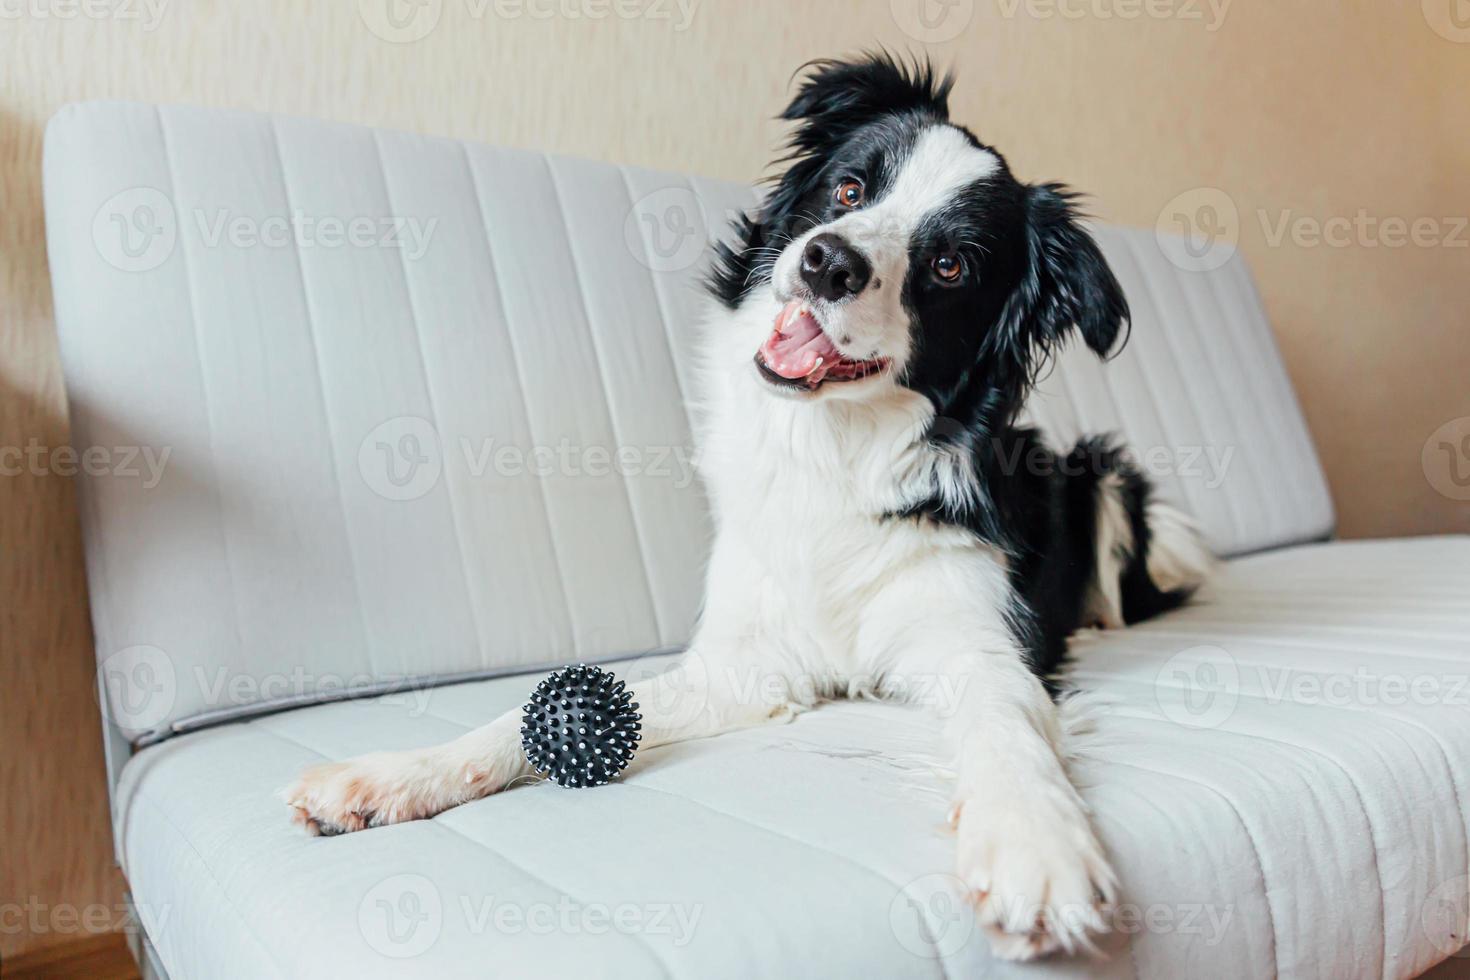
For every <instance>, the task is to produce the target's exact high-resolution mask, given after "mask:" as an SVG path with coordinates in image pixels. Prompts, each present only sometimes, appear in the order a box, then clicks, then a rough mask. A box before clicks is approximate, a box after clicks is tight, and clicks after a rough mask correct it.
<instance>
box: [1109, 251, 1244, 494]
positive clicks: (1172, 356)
mask: <svg viewBox="0 0 1470 980" xmlns="http://www.w3.org/2000/svg"><path fill="white" fill-rule="evenodd" d="M1120 237H1121V238H1122V240H1123V246H1124V248H1125V250H1126V251H1127V252H1128V254H1129V257H1130V258H1131V259H1132V260H1133V264H1134V266H1135V267H1136V268H1137V270H1138V273H1139V278H1140V279H1141V280H1142V281H1143V291H1144V295H1145V298H1146V299H1147V301H1148V303H1149V305H1150V306H1151V307H1152V308H1153V312H1154V321H1155V323H1156V325H1157V326H1158V327H1159V329H1158V331H1157V332H1158V333H1161V334H1163V335H1164V346H1165V347H1166V348H1168V353H1167V357H1168V359H1169V360H1170V361H1172V362H1173V363H1172V364H1170V365H1169V366H1170V367H1172V368H1174V369H1175V370H1178V369H1179V368H1180V366H1181V365H1182V363H1183V362H1182V361H1181V360H1180V359H1179V356H1178V354H1177V353H1176V352H1175V350H1174V342H1173V340H1172V339H1171V338H1170V336H1169V330H1168V329H1167V327H1166V325H1165V324H1164V316H1163V311H1164V307H1163V304H1162V303H1161V302H1159V295H1158V292H1157V291H1156V290H1155V289H1154V285H1153V283H1152V281H1150V279H1149V276H1148V272H1147V270H1146V269H1145V268H1144V265H1143V260H1142V258H1141V257H1140V256H1139V254H1138V251H1137V246H1136V245H1135V244H1134V240H1133V237H1132V236H1131V235H1122V236H1120ZM1138 374H1139V376H1140V378H1142V379H1143V387H1144V390H1145V391H1146V392H1147V393H1148V397H1149V402H1150V404H1152V405H1153V408H1154V411H1155V412H1157V413H1159V428H1160V429H1167V426H1165V424H1164V414H1163V412H1162V411H1161V409H1160V405H1159V400H1158V397H1157V396H1156V395H1155V393H1154V390H1153V387H1152V386H1151V385H1149V383H1148V372H1147V371H1145V370H1141V369H1140V370H1139V372H1138ZM1184 396H1185V400H1186V401H1187V402H1188V403H1189V410H1190V413H1191V414H1192V415H1193V416H1194V421H1195V430H1196V431H1197V432H1198V433H1199V435H1200V440H1201V441H1203V440H1204V434H1205V433H1204V429H1205V427H1204V425H1203V424H1202V423H1201V422H1200V418H1201V416H1200V411H1199V406H1198V405H1197V404H1195V400H1194V390H1193V388H1191V387H1190V386H1189V385H1185V386H1184ZM1166 438H1168V436H1166ZM1173 448H1174V450H1175V452H1177V451H1178V450H1179V449H1180V448H1181V447H1179V446H1175V447H1173ZM1201 448H1203V447H1201ZM1175 462H1176V463H1177V462H1178V457H1177V456H1176V457H1175ZM1175 479H1176V481H1177V482H1178V484H1179V486H1180V487H1181V489H1182V490H1183V491H1184V496H1185V497H1186V498H1187V499H1188V500H1189V502H1190V509H1191V511H1192V512H1193V514H1194V516H1195V517H1196V518H1198V517H1200V516H1201V515H1202V514H1203V511H1201V510H1200V507H1199V502H1198V499H1197V494H1195V493H1191V492H1190V488H1191V486H1192V484H1191V483H1190V482H1189V481H1188V480H1185V479H1184V477H1182V476H1180V475H1179V474H1177V473H1176V474H1175ZM1225 506H1226V508H1227V509H1229V510H1230V512H1231V517H1232V519H1235V502H1234V499H1233V498H1232V497H1231V496H1230V494H1228V493H1227V494H1225Z"/></svg>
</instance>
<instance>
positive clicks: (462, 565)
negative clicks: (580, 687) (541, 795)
mask: <svg viewBox="0 0 1470 980" xmlns="http://www.w3.org/2000/svg"><path fill="white" fill-rule="evenodd" d="M371 132H372V139H373V151H374V153H375V154H376V155H377V158H378V174H379V175H380V176H381V177H382V180H383V200H384V202H385V203H386V204H387V205H388V216H389V218H390V219H391V218H393V217H394V211H395V209H394V207H393V190H392V188H390V187H389V186H388V165H387V162H386V161H385V160H384V159H383V144H382V138H381V136H380V135H379V131H378V130H372V131H371ZM394 251H396V252H397V253H398V268H399V270H400V271H401V272H402V274H403V292H404V295H406V296H407V297H408V315H409V319H410V320H411V321H412V322H413V339H414V344H415V347H416V348H417V350H418V355H419V375H420V377H422V378H423V381H424V394H425V396H426V397H427V398H428V400H429V414H430V415H431V416H433V419H432V422H431V424H432V425H433V426H434V431H435V432H436V433H439V441H440V443H441V450H440V451H441V452H443V451H444V450H443V448H442V443H443V441H444V434H443V433H442V432H441V431H440V428H441V427H440V425H439V410H438V408H437V403H436V402H435V400H434V385H433V383H432V382H431V381H430V380H429V363H428V360H427V359H426V358H425V356H424V333H423V329H422V327H421V326H420V324H419V311H418V304H417V303H415V302H414V290H413V281H412V279H411V277H410V276H409V274H408V257H407V256H406V255H405V254H404V252H403V249H401V248H398V249H395V250H394ZM444 455H445V456H446V457H447V456H448V455H449V454H448V453H447V452H445V453H444ZM453 472H454V467H452V466H445V467H444V497H445V499H446V501H447V502H448V506H449V524H450V527H451V528H452V529H453V531H454V548H455V551H456V553H457V554H458V555H459V578H460V585H461V586H463V588H464V597H465V604H466V605H468V606H469V607H470V621H471V622H473V623H474V624H475V646H476V647H478V648H479V651H480V666H481V667H486V666H489V662H488V656H489V652H488V650H487V649H486V646H485V631H484V627H483V625H482V624H481V622H480V609H479V605H478V604H477V603H476V602H475V596H476V595H478V594H479V593H478V591H477V590H473V589H471V588H470V568H469V562H468V559H467V558H466V556H465V549H464V538H463V536H462V535H461V533H460V525H459V513H458V511H457V510H456V509H455V506H454V491H453V490H452V489H451V488H450V486H449V484H450V481H451V480H452V479H453V477H452V476H451V474H452V473H453Z"/></svg>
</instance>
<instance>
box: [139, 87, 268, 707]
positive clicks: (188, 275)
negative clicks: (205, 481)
mask: <svg viewBox="0 0 1470 980" xmlns="http://www.w3.org/2000/svg"><path fill="white" fill-rule="evenodd" d="M153 113H154V116H155V118H156V119H157V121H158V139H159V142H160V144H162V149H163V165H164V169H165V170H166V171H167V173H168V189H169V194H168V198H169V200H170V201H172V202H173V204H174V210H175V211H176V212H179V213H182V211H183V208H182V206H181V204H180V202H179V199H178V192H179V188H178V181H177V180H175V178H174V163H173V155H172V154H171V153H170V151H169V142H168V127H167V126H165V125H164V122H163V109H162V108H161V107H159V106H154V107H153ZM181 223H182V222H181ZM188 242H189V236H188V235H180V236H179V259H180V261H181V262H182V263H183V266H184V289H185V290H186V291H187V292H188V294H189V319H190V320H191V321H193V322H192V323H191V324H190V326H192V327H193V331H192V332H193V335H194V363H195V364H196V365H197V366H198V368H199V394H200V398H201V399H202V400H203V402H204V406H203V407H204V431H205V434H206V437H207V438H208V440H209V468H210V470H211V472H212V473H213V476H214V503H215V518H216V520H215V529H216V530H217V531H218V532H219V538H220V548H221V550H222V551H223V552H224V558H225V574H226V575H228V576H229V579H230V609H231V611H233V612H234V614H235V648H236V654H237V656H243V655H244V654H245V634H244V630H243V628H242V627H241V625H240V623H241V619H242V617H241V615H240V591H239V589H238V588H237V587H236V584H235V555H234V549H232V548H231V547H230V536H229V534H228V533H227V532H226V531H225V508H224V501H223V500H222V499H221V495H222V491H221V481H220V474H219V453H218V452H217V450H216V448H215V441H214V420H213V417H212V416H213V413H212V412H211V411H210V408H209V403H210V396H209V378H208V376H207V375H206V374H205V370H204V344H203V343H202V342H201V340H200V333H199V331H200V322H201V319H202V318H201V317H200V315H199V291H198V290H197V289H195V288H194V270H193V267H192V266H190V265H189V245H188ZM201 693H203V692H202V691H201Z"/></svg>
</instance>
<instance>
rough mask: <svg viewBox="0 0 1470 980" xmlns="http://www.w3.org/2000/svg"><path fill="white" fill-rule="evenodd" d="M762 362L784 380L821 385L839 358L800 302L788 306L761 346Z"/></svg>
mask: <svg viewBox="0 0 1470 980" xmlns="http://www.w3.org/2000/svg"><path fill="white" fill-rule="evenodd" d="M760 353H761V360H763V361H765V362H766V367H768V368H770V369H771V370H772V371H775V372H776V373H777V374H779V375H780V376H781V377H783V378H791V379H793V380H794V379H796V378H806V379H808V380H809V381H812V382H813V383H815V382H817V381H821V380H822V378H823V377H824V376H825V375H826V374H827V372H828V371H830V370H831V369H832V366H833V365H835V364H836V363H837V361H838V360H839V359H840V358H841V356H842V355H840V354H839V353H838V352H837V348H836V347H835V346H834V345H833V343H832V341H831V340H828V339H827V335H826V334H825V333H823V332H822V327H821V325H820V324H818V323H817V321H816V319H815V318H814V317H813V316H812V315H811V314H810V313H808V312H806V311H805V310H804V309H803V306H802V304H801V303H799V302H795V301H793V302H790V303H787V304H786V305H785V306H784V307H782V308H781V312H780V314H779V315H778V316H777V317H776V325H775V329H774V330H773V331H772V333H771V336H770V337H768V338H766V342H765V343H764V344H762V345H761V351H760Z"/></svg>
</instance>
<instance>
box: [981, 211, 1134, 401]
mask: <svg viewBox="0 0 1470 980" xmlns="http://www.w3.org/2000/svg"><path fill="white" fill-rule="evenodd" d="M1075 200H1076V195H1075V194H1073V193H1072V192H1071V191H1069V190H1067V189H1066V188H1065V187H1063V186H1062V185H1060V184H1038V185H1035V186H1032V187H1028V188H1026V198H1025V218H1024V220H1025V229H1026V230H1025V245H1026V254H1025V256H1024V257H1023V261H1024V262H1025V268H1024V269H1023V271H1022V275H1021V283H1020V285H1019V286H1018V287H1017V288H1016V291H1015V293H1014V294H1012V296H1011V297H1010V299H1009V301H1008V302H1007V303H1006V307H1005V311H1004V312H1003V313H1002V314H1001V320H1000V330H999V331H997V334H998V337H997V340H998V341H999V342H1000V343H1002V344H1003V345H1005V346H1006V347H1008V348H1009V349H1010V351H1011V352H1012V353H1013V354H1014V355H1016V356H1017V357H1020V358H1023V359H1024V360H1025V361H1026V362H1027V363H1028V365H1034V366H1039V365H1040V364H1041V363H1044V362H1045V360H1046V357H1047V355H1049V354H1050V353H1051V352H1052V351H1053V350H1054V349H1055V348H1056V347H1057V345H1058V344H1059V343H1060V342H1061V341H1062V340H1063V339H1064V338H1065V337H1066V335H1067V331H1068V330H1070V329H1071V328H1072V327H1076V328H1077V332H1078V333H1080V334H1081V335H1082V340H1083V341H1084V342H1085V343H1086V344H1087V346H1088V347H1090V348H1092V350H1093V351H1094V352H1096V353H1097V354H1098V356H1099V357H1107V356H1108V354H1109V352H1110V351H1112V350H1113V347H1114V345H1115V344H1116V343H1117V341H1118V335H1119V334H1120V333H1122V332H1123V329H1124V327H1125V326H1126V325H1127V323H1128V322H1129V321H1128V316H1129V314H1128V300H1127V298H1126V297H1125V296H1124V295H1123V287H1121V286H1119V285H1118V280H1117V279H1116V278H1115V277H1114V276H1113V270H1112V269H1111V268H1109V267H1108V262H1107V260H1106V259H1104V258H1103V255H1102V252H1101V251H1099V250H1098V247H1097V243H1096V242H1095V241H1093V240H1092V236H1091V235H1090V234H1088V233H1087V231H1086V229H1084V228H1083V227H1082V225H1081V224H1080V222H1079V215H1078V212H1077V208H1076V206H1075V204H1074V202H1075ZM1125 342H1126V338H1125ZM1028 373H1030V372H1028Z"/></svg>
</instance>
